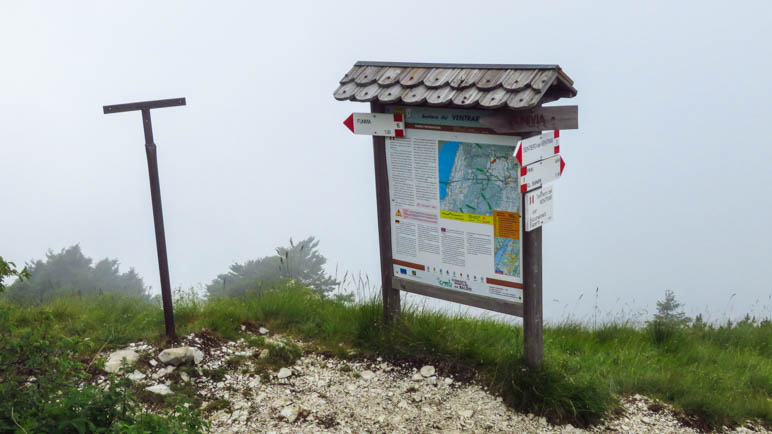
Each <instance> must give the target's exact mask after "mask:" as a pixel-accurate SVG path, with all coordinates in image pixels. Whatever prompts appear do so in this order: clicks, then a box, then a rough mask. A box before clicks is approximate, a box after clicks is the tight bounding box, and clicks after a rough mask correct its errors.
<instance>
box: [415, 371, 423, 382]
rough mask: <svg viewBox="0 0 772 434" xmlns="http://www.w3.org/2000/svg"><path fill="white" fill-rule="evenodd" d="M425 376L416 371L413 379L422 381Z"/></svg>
mask: <svg viewBox="0 0 772 434" xmlns="http://www.w3.org/2000/svg"><path fill="white" fill-rule="evenodd" d="M423 379H424V377H422V376H421V374H418V373H415V374H413V381H421V380H423Z"/></svg>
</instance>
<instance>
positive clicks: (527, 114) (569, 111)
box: [480, 105, 579, 134]
mask: <svg viewBox="0 0 772 434" xmlns="http://www.w3.org/2000/svg"><path fill="white" fill-rule="evenodd" d="M480 123H481V124H483V125H484V126H486V127H488V128H490V129H492V130H494V131H495V132H497V133H501V134H511V133H523V132H529V131H534V130H540V131H541V130H575V129H577V128H579V107H577V106H575V105H568V106H554V107H544V106H539V107H535V108H532V109H529V110H518V111H511V110H498V111H496V112H493V113H491V114H490V115H489V116H485V117H482V118H480Z"/></svg>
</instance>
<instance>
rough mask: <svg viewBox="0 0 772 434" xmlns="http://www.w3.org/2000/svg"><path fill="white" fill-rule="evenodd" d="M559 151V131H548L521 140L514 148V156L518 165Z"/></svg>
mask: <svg viewBox="0 0 772 434" xmlns="http://www.w3.org/2000/svg"><path fill="white" fill-rule="evenodd" d="M559 153H560V131H559V130H555V131H550V132H548V133H544V134H541V135H538V136H534V137H529V138H527V139H523V140H521V141H520V142H519V143H518V144H517V149H515V158H516V159H517V161H518V162H519V163H520V166H527V165H529V164H531V163H535V162H537V161H540V160H543V159H545V158H549V157H551V156H553V155H555V154H559Z"/></svg>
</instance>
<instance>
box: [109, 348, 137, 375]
mask: <svg viewBox="0 0 772 434" xmlns="http://www.w3.org/2000/svg"><path fill="white" fill-rule="evenodd" d="M137 360H139V354H137V353H136V351H133V350H119V351H116V352H114V353H112V354H110V357H109V358H108V359H107V363H105V371H107V372H109V373H111V374H114V373H116V372H118V371H120V370H121V366H122V365H123V363H124V362H125V363H127V364H128V365H133V364H134V363H135V362H136V361H137Z"/></svg>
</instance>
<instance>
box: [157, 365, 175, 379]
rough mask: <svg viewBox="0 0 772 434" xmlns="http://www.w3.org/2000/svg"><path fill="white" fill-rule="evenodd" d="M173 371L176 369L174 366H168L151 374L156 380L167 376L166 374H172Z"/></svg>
mask: <svg viewBox="0 0 772 434" xmlns="http://www.w3.org/2000/svg"><path fill="white" fill-rule="evenodd" d="M173 371H174V366H167V367H165V368H161V369H159V370H158V372H156V373H155V374H153V375H151V377H152V378H153V379H154V380H157V379H159V378H161V377H163V376H165V375H166V374H171V373H172V372H173Z"/></svg>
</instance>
